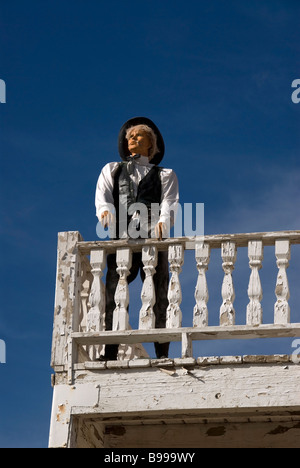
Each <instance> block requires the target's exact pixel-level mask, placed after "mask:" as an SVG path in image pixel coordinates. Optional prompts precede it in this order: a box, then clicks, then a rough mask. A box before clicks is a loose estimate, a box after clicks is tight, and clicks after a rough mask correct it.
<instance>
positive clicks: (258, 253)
mask: <svg viewBox="0 0 300 468" xmlns="http://www.w3.org/2000/svg"><path fill="white" fill-rule="evenodd" d="M248 256H249V265H250V268H251V275H250V281H249V286H248V296H249V299H250V302H249V304H248V306H247V325H253V326H258V325H260V324H261V323H262V306H261V300H262V297H263V291H262V287H261V282H260V277H259V270H260V269H261V267H262V260H263V245H262V241H249V244H248Z"/></svg>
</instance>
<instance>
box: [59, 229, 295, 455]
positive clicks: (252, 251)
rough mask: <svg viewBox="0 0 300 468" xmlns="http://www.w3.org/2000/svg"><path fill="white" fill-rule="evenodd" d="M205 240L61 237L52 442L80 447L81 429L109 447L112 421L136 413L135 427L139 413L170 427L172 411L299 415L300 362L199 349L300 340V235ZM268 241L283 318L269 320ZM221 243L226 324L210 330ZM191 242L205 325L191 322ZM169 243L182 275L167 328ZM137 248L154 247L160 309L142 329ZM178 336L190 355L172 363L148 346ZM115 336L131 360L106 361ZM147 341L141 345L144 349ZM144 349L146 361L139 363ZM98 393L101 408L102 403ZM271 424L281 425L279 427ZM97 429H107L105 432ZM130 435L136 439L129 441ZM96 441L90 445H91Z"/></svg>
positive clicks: (145, 304)
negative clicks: (185, 272) (297, 302)
mask: <svg viewBox="0 0 300 468" xmlns="http://www.w3.org/2000/svg"><path fill="white" fill-rule="evenodd" d="M195 242H196V239H193V238H181V239H176V240H175V239H172V240H171V239H167V240H165V241H157V240H155V239H153V240H152V239H148V240H146V241H144V240H142V241H134V242H133V241H131V240H126V241H124V240H121V241H112V242H110V241H108V242H93V243H85V242H82V240H81V236H80V234H79V233H76V232H70V233H60V234H59V242H58V263H57V287H56V298H55V315H54V327H53V348H52V366H53V368H54V370H55V372H56V373H55V377H54V378H53V381H54V383H55V391H54V393H55V396H54V403H53V413H52V423H51V440H52V442H51V444H52V443H53V446H73V445H74V446H75V445H76V440H79V439H78V437H77V435H78V434H79V433H81V434H83V433H85V434H89V437H90V439H91V440H92V442H91V440H90V442H91V443H92V444H97V443H98V442H97V440H98V441H100V442H99V444H100V445H101V444H102V446H105V443H112V438H107V439H105V437H106V431H107V426H106V423H104V422H103V421H104V418H106V417H108V418H110V415H112V417H113V418H114V421H115V422H116V420H117V421H121V422H120V424H121V423H122V422H124V420H125V419H126V418H127V420H128V421H129V424H132V423H133V421H135V420H137V419H136V418H139V419H138V420H139V421H142V422H143V424H144V423H145V422H147V421H150V420H151V424H152V423H153V422H154V421H158V420H160V421H163V423H164V424H166V423H167V422H168V418H169V417H170V418H172V421H171V420H170V421H169V422H170V424H171V425H172V424H173V423H174V421H177V422H178V417H179V419H180V418H181V417H182V418H183V420H184V421H185V424H186V423H189V422H190V421H191V419H193V418H195V417H197V418H198V417H199V418H205V419H206V420H207V417H208V415H209V417H212V416H211V415H213V418H214V420H216V414H217V415H218V417H219V416H220V415H223V416H222V417H223V418H224V420H225V419H226V420H228V418H229V419H230V418H234V417H236V415H237V413H239V414H240V411H244V414H247V415H246V416H245V418H246V419H245V422H246V420H247V421H248V420H250V419H251V420H252V419H253V418H258V415H260V416H259V417H261V418H265V420H264V422H268V421H269V420H270V418H273V419H274V418H278V419H277V420H278V421H279V422H281V421H285V422H287V419H284V418H292V417H291V416H290V415H291V414H295V415H297V414H298V415H299V410H300V404H299V401H300V398H299V391H298V388H299V385H298V382H299V369H300V367H299V366H296V365H295V364H294V365H292V364H291V363H290V362H289V360H283V359H282V360H281V361H277V360H276V359H277V358H276V357H275V356H270V357H268V359H266V358H264V359H263V360H262V359H261V357H259V358H258V359H259V360H258V361H253V359H252V360H251V357H250V358H249V357H244V358H242V357H230V358H228V357H224V356H220V357H210V358H206V357H201V356H200V357H198V358H197V359H195V358H194V357H193V349H192V344H193V341H195V340H204V339H205V340H207V339H214V340H215V339H253V338H259V337H261V338H262V337H299V336H300V323H294V324H293V323H292V324H291V323H290V311H289V304H288V299H289V287H288V280H287V273H286V269H287V267H288V263H289V259H290V246H291V245H293V244H300V231H286V232H280V233H256V234H255V233H252V234H251V233H249V234H230V235H218V236H205V238H204V241H203V242H202V243H201V244H200V243H199V242H196V243H195ZM266 245H273V246H275V254H276V259H277V265H278V277H277V281H276V299H277V301H276V303H275V306H274V311H275V313H274V315H275V317H274V324H262V310H261V298H262V288H261V284H260V278H259V270H260V268H261V266H262V259H263V248H264V246H266ZM246 246H248V255H249V265H250V269H251V274H250V278H249V286H248V295H249V304H248V307H247V325H235V318H234V315H235V314H234V307H233V303H234V296H235V291H234V286H233V275H232V272H233V269H234V264H235V260H236V255H237V248H240V247H246ZM220 247H221V255H222V259H223V265H222V267H223V270H224V280H223V285H222V299H223V303H222V306H221V309H220V326H217V327H216V326H208V311H207V302H208V286H207V281H206V270H207V268H208V264H209V254H210V250H211V249H212V248H220ZM187 248H194V249H195V257H196V263H197V269H198V275H197V277H196V274H195V285H196V288H195V300H196V305H195V308H194V321H193V325H194V326H193V327H184V328H182V327H181V313H182V312H181V309H180V305H181V300H182V291H181V285H180V276H179V273H180V271H181V266H182V264H183V261H184V250H185V249H187ZM160 249H162V250H169V262H170V271H171V274H172V277H171V281H170V288H169V301H170V305H169V309H168V322H167V328H166V329H154V327H153V313H152V312H153V306H154V304H155V294H154V288H153V275H154V271H155V267H156V261H157V251H159V250H160ZM104 250H105V252H106V253H112V252H116V253H117V264H118V273H119V275H120V280H119V284H118V288H117V291H116V297H115V299H116V304H117V307H116V311H115V314H114V330H112V331H104V330H103V320H104V305H105V302H104V297H103V296H104V290H103V283H102V280H101V276H102V274H103V270H104V265H105V263H104V262H105V254H104ZM137 251H139V252H141V251H143V262H144V269H145V273H146V280H145V283H144V285H143V290H142V295H141V297H142V311H143V313H144V312H145V311H146V309H147V310H149V311H150V314H149V315H147V314H146V316H147V326H146V327H145V329H142V327H143V326H144V325H143V324H142V323H141V324H140V329H139V330H130V329H129V328H130V327H129V324H128V313H127V306H128V303H129V292H128V284H127V277H128V274H129V271H130V267H131V255H132V252H137ZM88 254H91V258H90V260H89V259H88V257H87V256H86V255H88ZM195 273H196V271H195ZM183 293H184V291H183ZM88 297H89V298H90V299H89V303H88ZM274 302H275V301H274ZM187 312H188V311H185V313H187ZM198 312H199V313H198ZM195 317H196V318H195ZM148 319H149V320H148ZM191 320H192V311H191ZM97 329H98V330H97ZM167 341H171V342H172V341H181V343H182V356H181V358H176V359H174V360H173V359H167V360H163V361H162V360H150V359H145V354H144V353H143V348H142V346H141V345H139V343H143V342H161V343H163V342H167ZM112 343H116V344H117V343H118V344H121V345H122V347H120V354H119V359H122V361H121V360H119V361H114V362H111V363H110V362H108V363H103V362H97V361H95V358H96V357H98V355H99V350H100V349H101V347H102V346H103V345H104V344H112ZM136 346H138V347H139V348H138V349H139V350H138V351H137V349H136ZM91 350H92V351H93V352H91ZM134 354H135V356H140V357H142V358H143V359H137V360H130V358H132V357H133V355H134ZM247 360H248V361H247ZM242 364H247V365H242ZM258 364H260V366H258ZM67 384H69V385H67ZM90 385H91V386H90ZM99 385H100V386H99ZM96 400H97V402H98V403H97V405H98V406H95V401H96ZM297 412H298V413H297ZM270 414H271V416H270ZM158 415H159V416H158ZM178 415H179V416H178ZM82 417H83V418H84V420H82V419H81V418H82ZM94 417H96V418H99V424H98V423H97V427H96V426H93V424H94V422H91V418H94ZM220 417H221V416H220ZM293 417H297V416H293ZM128 418H129V419H128ZM155 418H156V419H155ZM176 418H177V419H176ZM249 418H250V419H249ZM274 420H275V419H274ZM177 422H176V424H177ZM289 422H291V419H290V420H289ZM117 424H119V422H117ZM155 424H156V422H155ZM95 430H96V432H94V431H95ZM199 431H200V432H201V430H200V429H199ZM272 431H275V432H276V428H273V429H271V432H272ZM289 431H291V433H292V431H296V428H295V427H294V426H290V428H287V429H286V432H289ZM228 432H229V431H228ZM56 433H57V434H58V435H57V436H56ZM284 433H285V432H284ZM59 434H60V435H59ZM95 434H98V435H99V439H98V436H97V437H95ZM267 435H268V434H267V433H266V435H265V437H266V438H267ZM129 439H130V437H129V438H128V440H127V442H125V443H127V444H130V442H129ZM124 440H125V438H124ZM285 440H286V439H285ZM85 441H86V442H85V443H86V444H87V445H88V441H87V440H86V439H85ZM154 442H155V440H154ZM155 443H156V442H155Z"/></svg>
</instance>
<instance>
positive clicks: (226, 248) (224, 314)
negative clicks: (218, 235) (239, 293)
mask: <svg viewBox="0 0 300 468" xmlns="http://www.w3.org/2000/svg"><path fill="white" fill-rule="evenodd" d="M236 253H237V252H236V245H235V243H234V242H223V243H222V246H221V255H222V259H223V263H222V268H223V271H224V273H225V276H224V280H223V284H222V298H223V303H222V305H221V308H220V325H222V326H229V325H234V324H235V310H234V307H233V302H234V299H235V291H234V286H233V279H232V271H233V270H234V264H235V261H236Z"/></svg>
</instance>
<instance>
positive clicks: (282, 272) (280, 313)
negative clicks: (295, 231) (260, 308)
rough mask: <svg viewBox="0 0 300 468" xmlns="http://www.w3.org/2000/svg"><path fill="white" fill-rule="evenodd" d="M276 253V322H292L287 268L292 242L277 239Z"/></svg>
mask: <svg viewBox="0 0 300 468" xmlns="http://www.w3.org/2000/svg"><path fill="white" fill-rule="evenodd" d="M275 255H276V258H277V266H278V269H279V271H278V275H277V281H276V288H275V294H276V297H277V301H276V303H275V307H274V323H277V324H285V323H290V306H289V303H288V300H289V298H290V289H289V283H288V278H287V273H286V269H287V268H288V266H289V260H290V257H291V252H290V242H289V241H288V240H277V241H276V242H275Z"/></svg>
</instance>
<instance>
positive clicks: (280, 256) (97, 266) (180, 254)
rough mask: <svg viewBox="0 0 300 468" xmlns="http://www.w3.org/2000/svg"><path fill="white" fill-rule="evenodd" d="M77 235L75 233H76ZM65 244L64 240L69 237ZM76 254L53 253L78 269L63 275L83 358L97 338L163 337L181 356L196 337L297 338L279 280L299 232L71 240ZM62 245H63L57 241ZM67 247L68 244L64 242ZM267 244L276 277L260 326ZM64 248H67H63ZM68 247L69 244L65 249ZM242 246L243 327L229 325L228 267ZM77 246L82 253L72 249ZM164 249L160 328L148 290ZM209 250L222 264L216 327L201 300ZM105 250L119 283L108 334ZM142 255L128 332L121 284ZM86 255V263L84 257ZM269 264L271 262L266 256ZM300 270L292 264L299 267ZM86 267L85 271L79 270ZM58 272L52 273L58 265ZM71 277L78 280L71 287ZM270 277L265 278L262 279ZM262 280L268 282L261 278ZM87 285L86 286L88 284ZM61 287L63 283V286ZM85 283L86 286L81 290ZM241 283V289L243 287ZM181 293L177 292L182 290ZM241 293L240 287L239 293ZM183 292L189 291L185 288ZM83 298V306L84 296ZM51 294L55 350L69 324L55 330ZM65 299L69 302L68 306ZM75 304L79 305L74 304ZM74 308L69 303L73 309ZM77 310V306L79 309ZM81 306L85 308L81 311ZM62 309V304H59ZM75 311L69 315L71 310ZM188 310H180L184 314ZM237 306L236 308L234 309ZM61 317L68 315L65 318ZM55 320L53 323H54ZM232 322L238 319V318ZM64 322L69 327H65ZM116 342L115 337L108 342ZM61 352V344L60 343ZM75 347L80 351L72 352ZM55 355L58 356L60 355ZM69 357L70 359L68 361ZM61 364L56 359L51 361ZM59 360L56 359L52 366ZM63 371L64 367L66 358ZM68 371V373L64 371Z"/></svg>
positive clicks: (299, 327) (298, 327) (299, 331)
mask: <svg viewBox="0 0 300 468" xmlns="http://www.w3.org/2000/svg"><path fill="white" fill-rule="evenodd" d="M65 237H66V238H67V239H69V238H70V239H71V240H72V242H73V243H74V242H75V241H74V239H76V236H75V235H74V234H72V233H70V234H68V236H67V235H66V236H64V237H62V238H63V240H64V239H65ZM78 238H80V236H78ZM70 242H71V241H70ZM78 244H79V247H80V248H79V252H80V253H79V255H82V256H83V257H82V259H81V261H77V260H76V258H75V257H76V255H74V258H73V257H71V256H69V257H66V260H65V257H64V255H63V252H61V253H60V257H59V258H61V259H62V260H60V261H61V262H64V263H63V268H65V269H66V271H67V269H68V268H73V269H74V265H78V268H80V265H81V269H82V271H79V273H77V274H76V275H75V276H74V273H73V272H71V274H70V278H71V281H72V282H73V283H74V284H73V283H72V285H71V287H72V288H73V289H72V290H74V291H75V293H74V294H75V295H76V296H75V297H77V296H78V298H79V299H76V300H75V301H73V302H74V310H75V312H74V313H77V314H78V316H77V319H76V318H75V319H72V324H73V325H74V328H73V335H74V340H77V341H76V343H77V344H78V345H80V346H81V347H82V349H83V350H85V349H86V350H87V351H88V350H89V356H90V359H94V358H95V356H97V355H98V354H99V351H98V352H97V353H95V351H93V353H91V349H92V348H95V347H96V346H98V347H99V348H100V347H101V346H102V345H104V344H105V343H114V342H116V343H119V344H122V343H123V344H124V343H125V344H126V345H131V344H132V345H133V344H137V343H143V342H156V341H159V342H161V343H163V342H168V341H181V343H182V357H183V358H190V357H192V355H193V351H192V343H193V340H202V339H241V338H255V337H264V338H268V337H285V336H290V337H297V336H300V323H292V324H291V323H290V306H289V297H290V290H289V283H288V278H287V268H288V266H289V261H290V257H291V245H293V244H300V231H291V232H287V233H286V235H285V233H256V234H230V235H227V236H223V235H216V236H205V238H204V240H203V241H201V242H199V241H197V239H196V238H195V239H194V241H193V240H191V238H189V239H184V238H180V239H177V242H176V239H175V240H174V239H173V240H171V239H167V240H163V241H157V240H155V239H154V240H149V239H147V240H146V241H145V242H135V243H134V242H128V241H127V240H124V241H123V240H120V241H107V242H97V243H85V242H81V241H80V240H79V242H78ZM62 245H63V248H64V244H62ZM72 245H73V244H72ZM265 246H273V248H274V249H275V256H276V264H277V268H278V271H277V279H276V288H275V294H276V302H275V301H274V303H275V305H274V323H271V324H263V310H262V297H263V288H262V283H261V276H260V270H261V268H262V262H263V258H264V247H265ZM71 247H72V246H71V244H70V246H68V245H67V248H68V249H69V250H70V251H71ZM72 248H73V247H72ZM187 248H188V249H194V250H195V262H196V267H197V273H198V274H197V275H196V274H195V293H194V296H195V305H194V308H193V314H192V311H190V320H191V322H192V323H191V325H190V326H188V327H186V328H182V310H181V303H182V289H181V284H180V273H181V271H182V265H183V262H184V252H185V250H186V249H187ZM240 248H248V257H249V268H250V272H249V281H248V290H247V293H248V298H249V300H248V304H247V308H246V311H245V312H246V325H236V323H235V322H236V320H235V319H236V317H235V315H236V312H235V307H234V301H235V288H234V282H233V271H234V268H235V262H236V259H237V249H240ZM80 249H82V250H80ZM160 249H161V250H166V249H168V260H169V268H170V273H171V277H170V281H169V289H168V301H169V305H168V308H167V317H166V329H155V314H154V306H155V301H156V297H155V287H154V275H155V272H156V268H157V262H158V252H159V251H160ZM212 249H220V250H221V256H222V269H223V272H224V276H223V281H222V284H220V288H221V295H222V304H221V307H220V319H219V320H220V322H219V326H209V324H208V323H209V317H208V306H207V304H208V300H209V284H208V281H207V276H206V275H207V270H208V267H209V264H210V254H211V250H212ZM106 252H108V253H116V262H117V272H118V274H119V281H118V285H117V288H116V292H115V303H116V308H115V311H114V316H113V331H110V332H105V330H104V329H105V286H104V284H103V281H102V276H103V271H104V269H105V256H106ZM133 252H142V262H143V269H144V272H145V280H144V283H143V286H142V291H141V302H142V305H141V309H140V312H139V325H138V327H139V329H138V330H131V329H130V327H129V316H128V305H129V287H128V280H127V278H128V275H129V274H130V268H131V263H132V253H133ZM88 254H90V264H88V259H87V257H86V255H88ZM274 267H276V265H275V261H274ZM299 267H300V266H299ZM84 269H86V272H84V271H83V270H84ZM58 271H59V270H58ZM76 277H77V278H78V282H79V283H78V285H77V286H76ZM269 278H271V276H270V277H269ZM269 278H268V279H269ZM58 282H59V287H60V289H59V291H61V293H60V296H59V295H57V297H58V299H59V298H60V297H62V298H64V296H63V288H62V282H61V278H60V276H58ZM89 285H91V286H89ZM63 286H64V287H66V286H65V285H63ZM89 288H90V291H89ZM246 288H247V286H246ZM183 292H184V291H183ZM245 292H246V291H245ZM189 293H190V290H189ZM88 295H89V303H87V296H88ZM58 299H57V301H56V302H57V306H56V310H57V311H58V312H57V325H56V328H55V330H57V341H59V343H60V346H61V348H62V349H63V345H62V343H63V337H64V335H63V333H66V331H65V330H68V329H71V328H72V326H73V325H72V324H71V326H70V325H67V320H65V321H66V326H65V328H64V329H63V331H62V332H60V330H62V326H61V322H62V320H61V315H60V314H61V313H62V312H60V308H59V307H60V303H59V300H58ZM72 304H73V303H72ZM76 304H79V306H78V305H76ZM76 307H77V308H76ZM79 307H81V310H80V309H79ZM87 309H88V310H87ZM62 310H64V309H62ZM76 311H77V312H76ZM185 312H186V313H188V311H185ZM241 313H242V311H241V310H239V314H241ZM66 317H68V315H66ZM59 319H60V320H61V322H60V323H58V320H59ZM239 319H241V317H240V316H239ZM67 327H69V328H67ZM68 340H69V341H68V344H69V347H68V349H69V351H68V352H69V353H72V352H73V351H72V350H73V347H72V340H71V341H70V338H68ZM114 340H116V341H114ZM64 349H65V348H64ZM79 351H80V350H79ZM61 355H62V354H61ZM75 359H76V358H75ZM58 362H59V363H61V362H62V361H61V359H60V360H59V361H58ZM59 365H61V364H59ZM68 365H69V368H70V369H71V367H72V365H71V364H70V361H69V364H68ZM70 372H71V371H70Z"/></svg>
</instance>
